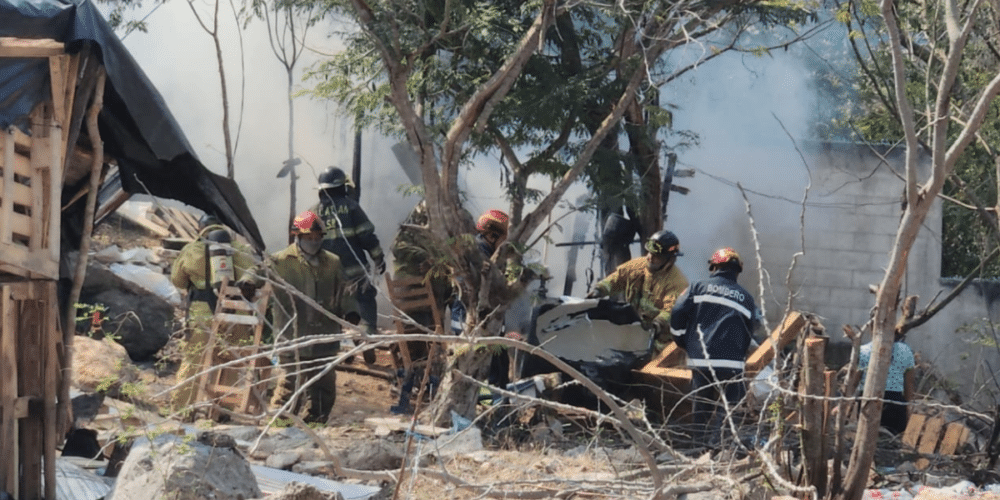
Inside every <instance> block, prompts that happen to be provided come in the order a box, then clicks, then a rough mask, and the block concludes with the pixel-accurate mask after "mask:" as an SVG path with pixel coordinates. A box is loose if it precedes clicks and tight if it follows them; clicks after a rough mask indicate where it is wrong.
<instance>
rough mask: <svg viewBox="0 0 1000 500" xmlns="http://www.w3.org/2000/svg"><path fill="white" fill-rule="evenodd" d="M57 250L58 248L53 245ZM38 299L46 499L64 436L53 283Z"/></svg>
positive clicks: (51, 491)
mask: <svg viewBox="0 0 1000 500" xmlns="http://www.w3.org/2000/svg"><path fill="white" fill-rule="evenodd" d="M56 246H57V247H58V246H59V245H56ZM40 284H41V286H40V287H39V288H40V289H41V297H40V298H42V299H43V301H42V302H41V303H40V304H39V306H40V307H41V310H40V311H39V313H40V317H39V320H40V321H41V324H40V327H41V332H42V338H43V339H45V340H44V344H42V346H43V349H44V350H45V353H44V355H45V367H44V369H43V370H42V373H43V376H44V377H45V388H44V391H43V394H44V398H45V498H55V497H56V446H57V444H58V442H59V440H60V439H61V437H62V436H63V435H64V434H65V431H63V430H61V429H59V427H58V423H59V418H58V413H57V411H56V399H57V396H58V391H59V366H60V359H59V351H58V347H59V346H60V345H61V344H62V335H61V333H60V332H59V328H58V327H57V325H58V324H59V319H58V318H59V301H58V300H57V298H56V282H55V281H51V280H47V281H44V282H42V283H40Z"/></svg>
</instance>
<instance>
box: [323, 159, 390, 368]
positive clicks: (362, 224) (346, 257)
mask: <svg viewBox="0 0 1000 500" xmlns="http://www.w3.org/2000/svg"><path fill="white" fill-rule="evenodd" d="M318 180H319V204H317V205H315V206H314V207H313V208H311V209H310V211H311V212H313V213H315V214H316V215H318V216H319V217H320V218H321V219H322V221H323V224H325V226H326V232H325V235H324V238H323V249H324V250H327V251H330V252H333V253H334V254H336V255H337V256H338V257H340V262H341V265H342V266H343V269H344V276H345V277H346V278H347V282H348V286H349V289H350V290H352V291H353V293H352V296H353V297H354V298H355V300H357V303H358V307H357V309H358V312H359V313H360V315H361V321H362V322H363V323H364V325H365V328H366V330H367V332H368V334H369V335H375V334H376V333H378V331H377V329H376V326H377V324H378V304H377V303H376V301H375V295H376V289H375V284H374V283H373V282H372V280H371V278H370V276H369V274H368V257H370V258H371V260H372V263H373V264H374V266H375V274H378V275H380V274H382V273H384V272H385V255H384V254H383V253H382V247H381V246H380V245H379V241H378V237H377V236H376V235H375V226H374V225H372V223H371V221H370V220H368V216H367V215H366V214H365V211H364V210H363V209H362V208H361V205H359V204H358V202H357V201H355V200H354V199H353V198H351V197H349V196H348V191H347V189H348V181H347V174H345V173H344V171H343V170H341V169H339V168H337V167H328V168H327V169H326V170H324V171H323V172H322V173H321V174H320V175H319V179H318ZM366 252H367V254H368V256H367V257H366V256H365V253H366ZM364 357H365V361H366V362H368V363H374V362H375V351H373V350H371V349H369V350H366V351H365V352H364Z"/></svg>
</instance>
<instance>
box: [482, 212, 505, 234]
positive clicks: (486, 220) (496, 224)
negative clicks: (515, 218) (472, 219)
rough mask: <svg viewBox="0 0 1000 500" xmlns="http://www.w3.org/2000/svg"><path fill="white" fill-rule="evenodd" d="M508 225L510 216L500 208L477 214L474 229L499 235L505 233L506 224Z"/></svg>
mask: <svg viewBox="0 0 1000 500" xmlns="http://www.w3.org/2000/svg"><path fill="white" fill-rule="evenodd" d="M509 225H510V217H508V216H507V214H505V213H503V212H502V211H500V210H496V209H494V210H487V211H485V212H483V215H480V216H479V221H478V222H476V231H479V232H480V233H487V232H494V233H497V234H499V235H505V234H507V226H509Z"/></svg>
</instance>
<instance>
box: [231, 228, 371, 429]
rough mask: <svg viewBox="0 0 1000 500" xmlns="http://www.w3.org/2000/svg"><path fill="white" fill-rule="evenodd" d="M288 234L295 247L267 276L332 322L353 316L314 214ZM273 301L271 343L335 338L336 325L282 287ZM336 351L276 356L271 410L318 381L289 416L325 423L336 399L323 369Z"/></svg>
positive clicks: (328, 347)
mask: <svg viewBox="0 0 1000 500" xmlns="http://www.w3.org/2000/svg"><path fill="white" fill-rule="evenodd" d="M291 231H292V234H293V235H295V241H294V242H293V243H292V244H291V245H289V246H288V247H287V248H285V249H284V250H281V251H280V252H277V253H275V254H274V255H272V256H271V260H270V262H269V265H268V269H267V272H268V273H274V274H276V275H278V276H279V277H281V279H282V280H284V281H285V282H287V283H288V284H289V285H291V286H293V287H295V289H296V290H297V291H298V292H300V293H302V294H303V295H305V296H307V297H309V298H310V299H312V300H314V301H316V302H317V303H318V304H319V305H321V306H322V307H323V308H324V309H326V311H328V312H330V313H333V314H334V315H336V316H338V317H341V318H343V317H344V316H346V315H347V314H349V313H354V314H357V305H356V302H355V301H354V300H353V298H352V297H349V296H348V295H347V293H346V289H347V288H346V287H347V283H346V279H345V278H344V273H343V269H342V267H341V264H340V258H339V257H337V256H336V255H335V254H333V253H331V252H328V251H326V250H323V248H322V246H323V232H324V227H323V222H322V220H321V219H320V218H319V217H318V216H317V215H316V214H315V213H313V212H311V211H305V212H303V213H301V214H299V215H298V216H296V217H295V220H294V222H293V223H292V228H291ZM262 274H263V273H260V272H250V273H247V274H246V275H244V277H243V278H241V279H240V288H242V289H243V290H244V294H247V293H249V292H251V291H252V288H254V287H257V286H260V285H261V284H262V283H263V280H264V278H263V276H262ZM274 298H275V302H277V303H273V302H272V306H271V314H272V316H273V318H274V325H275V327H274V328H275V331H276V332H279V334H278V336H277V338H276V339H275V341H276V343H278V344H280V343H281V342H285V341H288V340H291V339H295V338H300V337H305V336H310V335H333V334H338V333H341V325H340V323H338V322H337V321H336V320H334V319H332V318H330V317H328V316H327V315H325V314H324V313H323V312H321V311H318V310H316V308H314V307H313V306H311V305H309V304H307V303H306V302H305V301H304V300H302V298H300V297H297V296H296V295H294V294H292V293H289V292H287V291H286V290H285V289H283V288H282V287H280V286H279V287H276V288H275V292H274ZM293 321H294V322H295V323H294V325H293V324H291V323H292V322H293ZM339 351H340V342H325V343H317V344H313V345H309V346H303V347H299V348H298V349H295V350H290V351H282V352H280V353H279V354H278V359H279V361H280V363H281V367H282V370H281V374H280V376H279V379H278V383H277V387H276V388H275V391H274V396H273V397H272V399H271V405H272V406H273V407H277V408H280V407H282V406H284V405H285V404H286V403H288V401H289V400H290V399H291V397H292V395H293V394H295V392H296V390H297V389H299V388H301V387H304V386H305V385H306V384H307V383H310V380H312V379H313V378H314V377H317V376H318V377H319V378H318V379H317V380H315V381H312V383H311V385H309V387H308V388H306V389H305V391H304V392H303V395H302V396H300V397H299V398H297V399H296V401H295V402H294V403H293V405H292V406H291V408H290V409H289V411H290V412H292V413H295V414H300V416H302V417H303V418H304V419H305V420H306V421H307V422H319V423H325V422H326V420H327V418H328V417H329V415H330V410H331V409H332V408H333V403H334V401H335V400H336V397H337V373H336V371H334V370H333V367H331V366H329V364H330V362H331V361H332V360H333V358H334V357H335V356H336V355H337V354H338V352H339ZM327 368H329V370H327ZM324 371H325V373H324Z"/></svg>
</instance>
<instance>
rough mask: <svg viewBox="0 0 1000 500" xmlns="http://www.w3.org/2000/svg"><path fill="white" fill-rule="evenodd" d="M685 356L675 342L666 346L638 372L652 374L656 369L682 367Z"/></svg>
mask: <svg viewBox="0 0 1000 500" xmlns="http://www.w3.org/2000/svg"><path fill="white" fill-rule="evenodd" d="M686 359H687V354H685V353H684V350H683V349H681V348H680V347H678V346H677V343H676V342H671V343H669V344H667V346H666V347H664V348H663V350H662V351H660V353H659V354H657V355H656V357H655V358H653V359H652V360H650V361H649V363H646V366H643V367H642V369H640V370H639V371H641V372H643V373H653V372H654V371H655V369H656V368H669V367H673V366H683V365H684V362H685V360H686Z"/></svg>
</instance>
